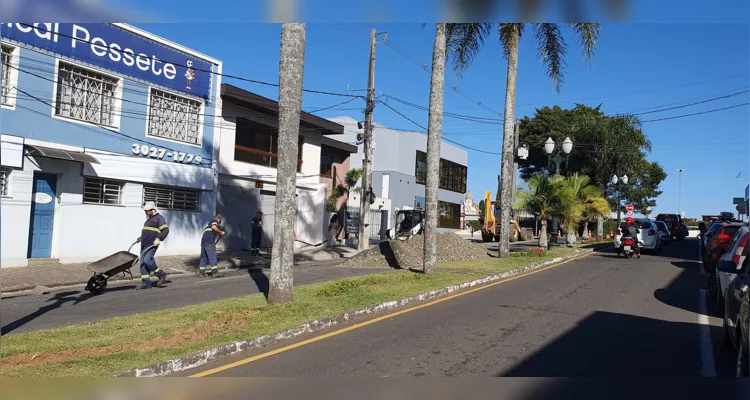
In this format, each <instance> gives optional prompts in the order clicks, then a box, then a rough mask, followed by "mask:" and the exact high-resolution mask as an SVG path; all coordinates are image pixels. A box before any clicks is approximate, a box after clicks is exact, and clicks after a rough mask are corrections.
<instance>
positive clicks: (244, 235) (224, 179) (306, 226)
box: [217, 174, 328, 250]
mask: <svg viewBox="0 0 750 400" xmlns="http://www.w3.org/2000/svg"><path fill="white" fill-rule="evenodd" d="M297 195H298V197H297V228H296V236H297V244H296V245H297V246H298V247H304V246H308V245H314V244H318V243H321V242H322V241H323V240H325V236H324V233H327V228H328V223H327V220H325V215H326V211H325V200H326V198H327V197H328V191H327V189H326V187H325V185H323V184H318V185H317V187H316V188H315V189H304V188H298V189H297ZM275 196H276V186H275V185H269V184H266V185H264V187H263V189H257V188H255V182H254V181H252V180H249V179H244V178H240V177H233V176H229V175H224V174H222V175H219V196H218V200H217V212H218V213H219V214H221V215H223V216H224V228H225V230H226V232H227V235H226V236H225V238H224V239H223V240H222V241H220V242H219V245H220V246H223V247H224V248H226V249H232V250H242V249H247V248H250V240H251V225H250V224H251V221H252V219H253V217H255V213H256V212H257V211H258V210H260V211H262V212H263V241H262V247H263V248H264V249H265V248H266V247H268V248H270V247H273V235H274V213H275V211H276V210H275V206H276V197H275Z"/></svg>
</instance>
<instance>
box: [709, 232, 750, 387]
mask: <svg viewBox="0 0 750 400" xmlns="http://www.w3.org/2000/svg"><path fill="white" fill-rule="evenodd" d="M749 241H750V229H748V227H747V226H745V227H742V228H741V229H740V230H739V231H737V233H736V234H735V236H734V238H733V240H732V243H731V246H730V247H729V251H727V252H725V253H724V254H723V255H722V256H721V258H720V259H719V262H718V263H717V274H718V275H719V279H718V282H719V284H720V285H721V286H722V287H723V289H722V291H721V293H723V296H721V297H723V299H721V300H723V301H722V302H721V303H716V307H717V308H722V311H723V313H722V314H723V317H724V318H723V321H724V324H723V327H724V329H723V330H724V340H725V341H726V342H727V344H731V345H732V346H733V347H734V348H735V349H736V350H737V363H736V366H737V368H736V373H737V377H749V376H750V365H749V361H748V360H749V358H748V348H750V345H749V343H748V334H749V333H750V325H749V323H750V303H749V302H748V301H749V298H750V296H749V295H748V288H750V265H749V264H750V257H748V253H750V245H748V242H749ZM717 300H719V299H717Z"/></svg>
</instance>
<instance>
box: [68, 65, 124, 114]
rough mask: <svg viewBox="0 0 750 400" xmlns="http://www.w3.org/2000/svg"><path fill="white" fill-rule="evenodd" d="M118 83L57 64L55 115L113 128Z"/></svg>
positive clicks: (101, 75)
mask: <svg viewBox="0 0 750 400" xmlns="http://www.w3.org/2000/svg"><path fill="white" fill-rule="evenodd" d="M119 82H120V80H119V79H117V78H113V77H110V76H107V75H104V74H101V73H99V72H96V71H93V70H90V69H86V68H82V67H78V66H75V65H72V64H67V63H64V62H60V66H59V68H58V73H57V98H56V99H55V100H56V101H55V115H57V116H59V117H65V118H71V119H75V120H79V121H85V122H90V123H92V124H96V125H103V126H110V127H115V128H116V127H117V122H118V118H117V111H116V109H117V107H116V105H117V86H118V85H119Z"/></svg>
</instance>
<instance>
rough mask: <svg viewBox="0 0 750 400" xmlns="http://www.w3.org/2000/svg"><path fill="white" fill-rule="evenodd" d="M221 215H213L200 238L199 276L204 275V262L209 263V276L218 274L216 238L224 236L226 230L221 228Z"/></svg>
mask: <svg viewBox="0 0 750 400" xmlns="http://www.w3.org/2000/svg"><path fill="white" fill-rule="evenodd" d="M221 220H222V218H221V215H217V216H215V217H213V219H212V220H211V222H209V223H208V225H207V226H206V229H204V230H203V238H201V261H200V265H199V267H198V269H199V273H200V276H201V277H204V276H206V264H207V263H211V277H214V278H215V277H216V276H218V275H219V261H218V259H217V257H216V241H217V240H216V239H217V238H218V237H219V236H224V235H225V234H226V232H224V231H223V230H222V229H221Z"/></svg>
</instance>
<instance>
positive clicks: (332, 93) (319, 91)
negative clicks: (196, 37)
mask: <svg viewBox="0 0 750 400" xmlns="http://www.w3.org/2000/svg"><path fill="white" fill-rule="evenodd" d="M21 24H22V25H24V26H26V27H31V28H36V29H39V30H40V32H47V33H53V34H56V35H58V36H62V37H67V38H70V39H73V40H76V41H78V42H81V43H88V44H93V45H95V46H98V47H101V45H100V44H96V43H92V42H91V41H88V40H83V39H79V38H76V37H74V36H72V35H67V34H64V33H59V32H52V31H50V30H47V29H44V28H43V27H41V26H36V27H35V26H33V25H29V24H25V23H21ZM108 50H110V51H117V52H119V53H124V50H121V49H115V48H112V47H109V48H108ZM196 58H198V57H196ZM89 61H90V60H89ZM160 61H162V62H165V63H169V64H173V65H177V66H180V67H185V68H187V65H186V64H184V63H179V62H174V61H169V60H161V59H160ZM192 68H193V69H194V70H196V71H201V72H206V73H208V74H212V75H216V76H220V77H222V78H230V79H236V80H239V81H243V82H249V83H255V84H259V85H265V86H272V87H279V84H278V83H271V82H264V81H259V80H256V79H249V78H245V77H241V76H237V75H230V74H225V73H220V72H215V71H211V70H206V69H201V68H196V67H195V66H193V67H192ZM302 91H303V92H307V93H315V94H322V95H328V96H340V97H355V96H353V95H350V94H346V93H334V92H327V91H323V90H313V89H302Z"/></svg>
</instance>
